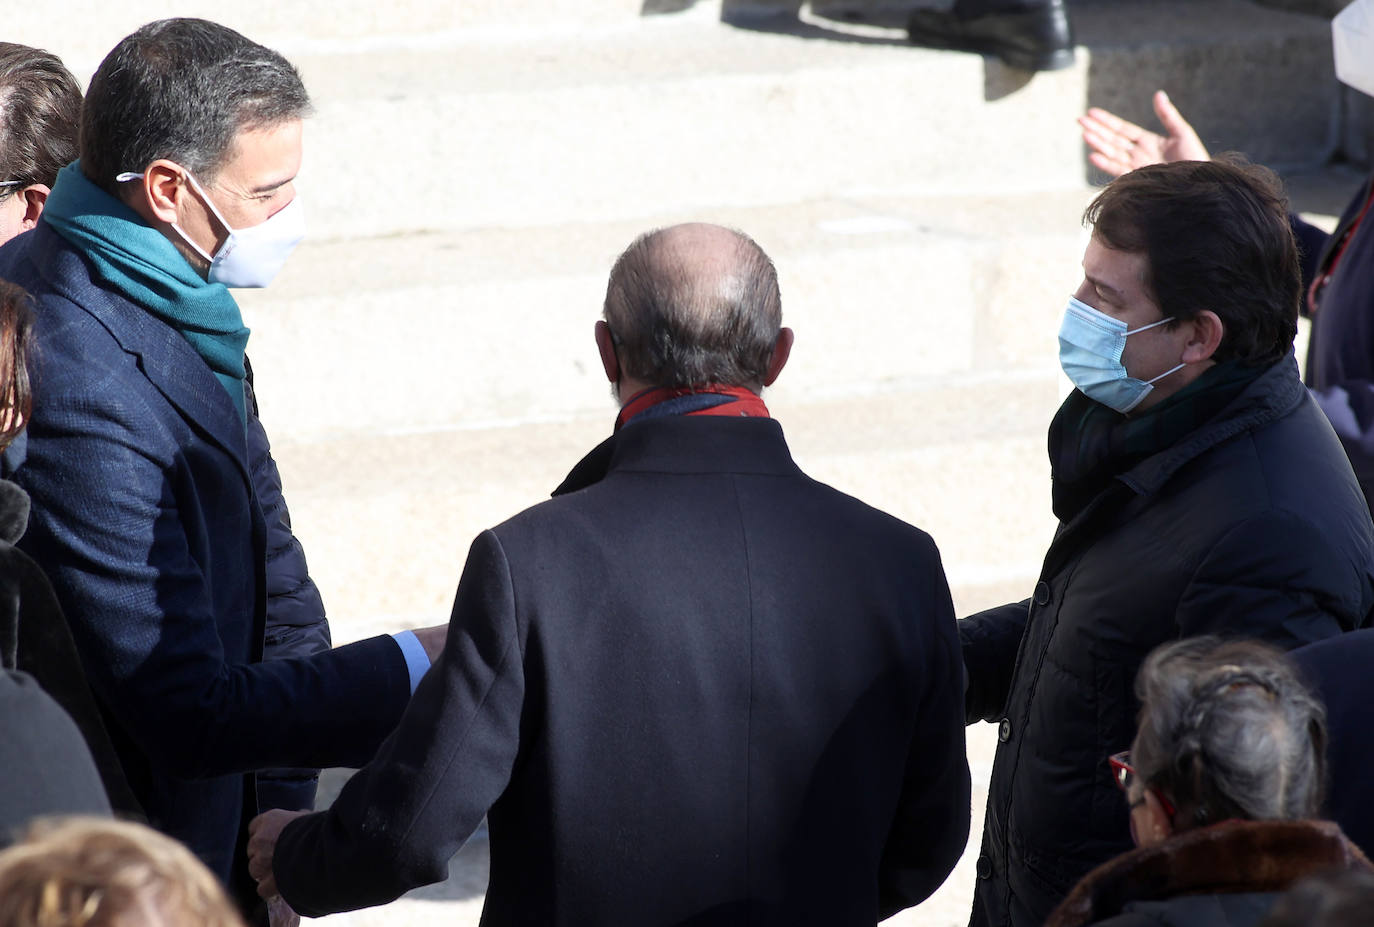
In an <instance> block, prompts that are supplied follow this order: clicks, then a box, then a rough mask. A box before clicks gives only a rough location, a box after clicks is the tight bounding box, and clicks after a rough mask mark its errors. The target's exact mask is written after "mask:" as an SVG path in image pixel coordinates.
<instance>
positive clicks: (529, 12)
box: [5, 0, 705, 77]
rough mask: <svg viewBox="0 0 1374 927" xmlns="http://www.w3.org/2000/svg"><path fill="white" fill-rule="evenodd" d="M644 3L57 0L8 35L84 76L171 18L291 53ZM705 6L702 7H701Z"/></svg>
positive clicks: (625, 14) (555, 27)
mask: <svg viewBox="0 0 1374 927" xmlns="http://www.w3.org/2000/svg"><path fill="white" fill-rule="evenodd" d="M642 9H643V0H461V2H455V3H433V2H429V0H397V2H392V3H387V4H378V3H374V2H370V0H331V2H324V0H240V2H237V3H234V4H232V5H225V4H223V3H216V2H212V0H136V2H130V3H109V2H105V0H50V2H48V3H42V4H16V5H14V7H13V8H12V9H10V10H7V11H6V12H7V14H8V15H7V16H6V24H5V38H6V41H13V42H22V43H24V44H28V45H37V46H40V47H43V48H48V49H51V50H52V51H55V52H58V53H59V54H61V55H62V56H63V58H64V59H65V60H66V61H67V62H68V65H69V66H70V67H72V69H73V70H74V71H77V72H79V73H80V75H81V76H83V77H87V76H89V75H90V73H91V72H93V71H94V70H95V67H96V65H97V64H99V63H100V60H101V58H103V57H104V56H105V53H106V52H108V51H109V50H110V49H111V48H112V47H113V46H114V44H115V43H116V42H117V41H119V39H120V38H122V37H123V36H125V35H128V34H129V33H130V32H133V31H134V30H135V29H137V28H138V27H139V26H141V25H143V24H144V23H146V22H151V21H152V20H155V19H162V18H164V17H168V16H196V17H201V18H204V19H210V20H214V21H215V22H221V23H224V24H225V25H227V26H230V27H231V28H234V29H237V30H239V31H240V32H242V33H244V34H245V35H247V36H249V37H250V38H252V39H253V40H255V41H257V42H261V43H263V44H265V45H268V46H269V47H272V48H277V49H280V50H281V51H283V52H285V53H295V52H299V51H301V50H303V49H308V48H312V47H316V46H318V45H320V44H325V45H327V46H328V47H331V48H337V47H355V48H368V47H372V48H376V47H386V46H393V47H394V46H395V45H397V44H412V45H413V44H417V43H425V42H429V43H436V42H452V41H454V40H455V39H459V38H468V39H477V38H493V39H500V38H501V37H502V36H505V35H508V34H512V33H514V34H521V35H528V34H531V33H536V34H544V35H554V34H560V33H561V34H573V33H575V32H576V31H578V30H584V29H589V28H590V29H597V28H602V29H604V28H613V27H615V26H617V25H620V26H624V25H626V24H632V23H635V22H637V21H638V20H639V18H640V14H641V11H642ZM697 12H705V11H697Z"/></svg>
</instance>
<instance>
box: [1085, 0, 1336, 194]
mask: <svg viewBox="0 0 1374 927" xmlns="http://www.w3.org/2000/svg"><path fill="white" fill-rule="evenodd" d="M1074 26H1075V29H1076V31H1077V33H1078V37H1079V41H1080V42H1081V43H1082V44H1083V45H1085V46H1087V47H1088V48H1089V50H1090V52H1091V56H1092V60H1091V63H1090V64H1089V68H1088V80H1087V85H1088V103H1089V104H1090V105H1093V106H1101V107H1104V108H1106V109H1109V110H1111V111H1113V112H1116V113H1117V114H1119V115H1121V116H1124V117H1125V118H1127V119H1130V120H1132V121H1134V122H1138V123H1140V124H1141V125H1144V126H1147V127H1150V128H1157V123H1156V121H1155V118H1154V115H1153V111H1152V109H1151V104H1150V95H1151V94H1152V93H1153V91H1154V90H1156V89H1161V88H1162V89H1164V90H1167V91H1168V93H1169V96H1170V97H1171V98H1172V99H1173V101H1174V103H1175V104H1176V105H1177V106H1178V107H1179V109H1180V111H1181V112H1182V113H1183V114H1184V115H1185V116H1186V117H1187V118H1188V119H1189V120H1190V121H1191V122H1192V123H1193V125H1194V126H1195V127H1196V128H1197V129H1198V133H1199V134H1200V135H1201V136H1202V138H1203V141H1204V142H1205V143H1206V144H1207V146H1208V149H1209V150H1210V151H1212V152H1214V153H1219V152H1222V151H1241V152H1244V153H1245V154H1246V155H1248V156H1249V157H1250V159H1251V160H1253V161H1257V162H1260V163H1263V164H1268V165H1271V166H1274V167H1284V168H1296V167H1313V166H1316V165H1320V164H1323V163H1325V162H1326V161H1328V160H1329V159H1330V158H1331V156H1332V155H1333V154H1334V153H1335V151H1336V150H1337V148H1338V147H1339V145H1340V138H1341V133H1340V107H1339V93H1338V84H1337V82H1336V79H1335V76H1334V71H1333V69H1332V64H1331V34H1330V28H1329V26H1328V25H1327V24H1326V23H1325V22H1323V21H1321V20H1319V19H1316V18H1314V17H1310V16H1301V15H1297V14H1292V13H1283V12H1279V11H1274V10H1268V9H1263V8H1257V7H1254V6H1253V5H1251V4H1249V3H1246V2H1243V0H1236V2H1217V3H1192V2H1184V3H1176V2H1166V0H1159V2H1155V3H1137V4H1130V5H1124V4H1123V5H1114V4H1093V5H1088V6H1084V7H1082V8H1076V9H1075V10H1074ZM1209 35H1210V36H1226V37H1227V39H1226V40H1215V39H1209V38H1208V37H1209ZM1241 35H1243V36H1244V39H1241V38H1240V36H1241Z"/></svg>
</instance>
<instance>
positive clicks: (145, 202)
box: [125, 158, 187, 225]
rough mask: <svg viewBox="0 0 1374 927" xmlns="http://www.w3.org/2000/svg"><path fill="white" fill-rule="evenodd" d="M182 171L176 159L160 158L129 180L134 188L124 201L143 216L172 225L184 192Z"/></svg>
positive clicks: (176, 217) (175, 220)
mask: <svg viewBox="0 0 1374 927" xmlns="http://www.w3.org/2000/svg"><path fill="white" fill-rule="evenodd" d="M183 174H184V172H183V171H182V169H181V168H180V167H178V166H177V164H176V162H174V161H168V160H166V159H165V158H160V159H158V160H156V161H154V162H153V163H152V164H149V165H148V166H147V167H146V168H145V169H144V171H143V176H142V177H141V178H140V179H138V180H137V181H130V182H129V184H128V186H130V187H132V188H134V189H133V190H132V191H131V192H130V194H129V195H128V196H127V197H126V198H125V202H127V203H128V204H129V206H130V208H132V209H133V211H134V212H136V213H138V214H139V215H140V216H143V218H145V219H157V220H158V221H159V222H165V223H166V224H168V225H172V224H174V223H176V222H177V221H178V217H179V214H178V211H177V206H178V205H179V203H180V202H181V197H183V196H185V195H187V194H186V184H185V183H183Z"/></svg>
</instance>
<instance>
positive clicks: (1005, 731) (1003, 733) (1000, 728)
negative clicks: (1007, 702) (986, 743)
mask: <svg viewBox="0 0 1374 927" xmlns="http://www.w3.org/2000/svg"><path fill="white" fill-rule="evenodd" d="M997 739H998V740H1000V741H1002V743H1006V742H1007V741H1009V740H1011V718H1003V719H1002V723H1001V724H999V725H997Z"/></svg>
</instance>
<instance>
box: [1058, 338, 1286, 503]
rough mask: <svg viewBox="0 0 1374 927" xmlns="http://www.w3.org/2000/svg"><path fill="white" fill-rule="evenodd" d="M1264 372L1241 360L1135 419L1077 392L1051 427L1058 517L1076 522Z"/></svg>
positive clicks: (1212, 371) (1221, 366) (1210, 373)
mask: <svg viewBox="0 0 1374 927" xmlns="http://www.w3.org/2000/svg"><path fill="white" fill-rule="evenodd" d="M1265 369H1266V368H1265V367H1251V366H1246V365H1244V364H1241V363H1240V362H1239V361H1227V362H1226V363H1223V364H1217V365H1216V366H1215V367H1212V368H1210V369H1208V370H1207V371H1206V372H1204V373H1203V374H1202V376H1200V377H1198V378H1197V379H1196V380H1194V381H1193V382H1192V383H1189V384H1188V385H1187V386H1185V387H1184V388H1183V389H1181V390H1179V391H1178V392H1177V393H1175V394H1174V395H1172V396H1170V397H1169V398H1168V399H1166V400H1164V401H1163V402H1161V403H1160V404H1159V405H1157V406H1153V407H1151V408H1149V409H1147V410H1145V411H1144V412H1137V413H1135V414H1134V415H1131V416H1125V415H1122V414H1121V413H1120V412H1117V411H1116V410H1115V409H1109V408H1108V407H1107V406H1104V405H1103V404H1102V403H1100V402H1094V401H1093V400H1091V399H1089V398H1088V397H1087V396H1085V395H1083V393H1082V392H1081V391H1079V390H1074V391H1073V392H1072V393H1070V394H1069V398H1068V399H1065V400H1064V404H1063V405H1062V406H1060V407H1059V411H1058V412H1056V413H1055V415H1054V421H1052V422H1051V423H1050V468H1051V480H1052V483H1053V488H1052V497H1053V501H1054V514H1055V516H1056V517H1058V519H1059V520H1060V521H1061V522H1069V521H1072V520H1073V518H1074V516H1075V515H1077V514H1078V513H1079V512H1081V511H1082V510H1083V508H1084V507H1085V506H1086V505H1087V504H1088V503H1089V502H1091V501H1092V500H1093V499H1094V498H1096V497H1097V495H1098V494H1099V493H1101V492H1102V491H1103V490H1104V489H1106V488H1107V487H1108V486H1109V485H1110V484H1111V481H1112V480H1114V479H1116V477H1118V476H1120V475H1121V474H1123V473H1125V472H1126V471H1127V470H1129V469H1131V468H1132V467H1134V466H1135V465H1136V464H1138V463H1140V462H1141V461H1143V460H1145V459H1146V458H1148V457H1153V456H1154V455H1155V454H1157V453H1159V452H1160V451H1162V450H1165V449H1166V448H1170V447H1173V446H1174V445H1175V444H1177V443H1178V442H1179V441H1181V440H1182V439H1183V438H1184V437H1186V436H1187V435H1188V434H1189V433H1191V432H1192V431H1194V430H1196V429H1197V428H1198V427H1199V426H1201V425H1203V424H1205V423H1207V422H1209V421H1211V420H1212V419H1213V418H1215V417H1216V416H1217V414H1218V413H1220V412H1221V411H1222V409H1224V408H1226V406H1228V405H1229V404H1230V403H1231V400H1233V399H1235V398H1236V397H1237V396H1239V395H1240V394H1241V393H1242V392H1244V391H1245V388H1246V387H1247V386H1249V385H1250V384H1251V383H1252V382H1254V380H1255V379H1256V378H1257V377H1258V376H1259V375H1260V374H1262V373H1264V371H1265Z"/></svg>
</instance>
